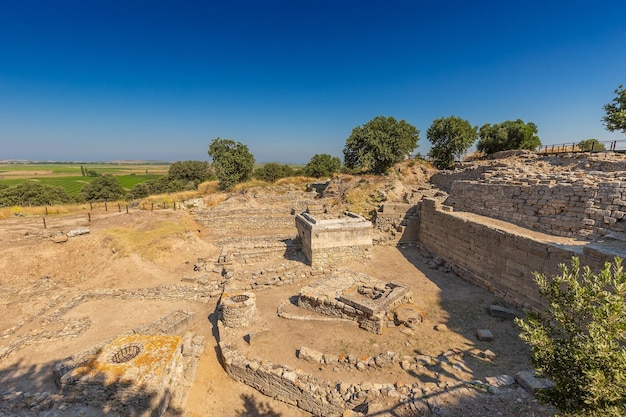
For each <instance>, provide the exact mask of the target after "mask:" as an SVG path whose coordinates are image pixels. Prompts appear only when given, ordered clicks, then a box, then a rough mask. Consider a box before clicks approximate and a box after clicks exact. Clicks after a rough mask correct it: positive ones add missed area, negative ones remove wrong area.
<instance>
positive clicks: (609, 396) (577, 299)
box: [517, 258, 626, 417]
mask: <svg viewBox="0 0 626 417" xmlns="http://www.w3.org/2000/svg"><path fill="white" fill-rule="evenodd" d="M535 282H536V283H537V285H538V287H539V292H540V293H541V295H542V296H543V297H545V299H546V301H547V303H546V305H547V306H549V307H548V308H547V309H546V311H545V312H544V313H543V314H540V313H530V314H528V316H527V318H526V319H525V320H517V323H518V324H519V325H520V327H521V329H522V334H521V338H522V339H523V340H524V341H526V342H527V343H528V344H530V346H531V348H532V359H533V362H534V364H535V366H536V368H537V370H538V372H539V373H540V375H542V376H547V377H549V378H550V379H551V380H552V381H553V382H554V386H553V387H552V388H548V389H546V390H545V391H544V390H542V391H540V392H539V395H540V396H542V397H543V399H544V400H546V401H547V402H549V403H551V404H553V405H555V406H556V407H557V408H559V409H560V410H561V411H563V412H564V413H565V416H579V417H583V416H588V417H592V416H611V417H618V416H624V415H626V273H624V270H623V267H622V260H621V259H619V258H615V260H614V262H613V264H611V263H609V262H607V263H605V265H604V268H602V270H601V271H600V272H599V273H593V272H592V271H591V270H590V268H589V267H583V268H581V267H580V264H579V261H578V259H577V258H573V259H572V266H571V269H568V268H567V267H566V266H565V265H561V274H560V275H556V276H554V277H552V278H551V279H547V278H546V277H545V276H544V275H542V274H535Z"/></svg>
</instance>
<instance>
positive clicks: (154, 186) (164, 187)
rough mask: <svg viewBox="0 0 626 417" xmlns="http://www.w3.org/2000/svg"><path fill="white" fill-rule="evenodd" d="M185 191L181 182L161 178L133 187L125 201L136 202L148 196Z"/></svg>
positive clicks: (184, 186)
mask: <svg viewBox="0 0 626 417" xmlns="http://www.w3.org/2000/svg"><path fill="white" fill-rule="evenodd" d="M187 184H189V183H187ZM185 189H186V184H185V183H184V182H182V181H181V180H172V179H170V178H169V177H161V178H157V179H154V180H149V181H146V182H141V183H139V184H137V185H135V186H134V187H133V188H132V189H131V190H130V191H129V192H128V193H127V194H126V200H128V201H130V200H138V199H141V198H145V197H148V196H149V195H155V194H166V193H175V192H178V191H183V190H185Z"/></svg>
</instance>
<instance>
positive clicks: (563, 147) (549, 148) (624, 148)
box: [537, 139, 626, 154]
mask: <svg viewBox="0 0 626 417" xmlns="http://www.w3.org/2000/svg"><path fill="white" fill-rule="evenodd" d="M579 143H580V142H574V143H559V144H555V145H543V146H539V147H538V148H537V153H547V154H551V153H566V152H569V153H571V152H626V139H619V140H607V141H598V142H592V143H591V144H590V145H591V148H590V149H589V148H581V147H580V146H578V144H579ZM598 143H599V144H602V145H604V149H603V148H602V147H598V146H597V145H596V144H598ZM594 148H595V149H594ZM598 148H599V149H598Z"/></svg>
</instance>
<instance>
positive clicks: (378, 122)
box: [343, 116, 419, 174]
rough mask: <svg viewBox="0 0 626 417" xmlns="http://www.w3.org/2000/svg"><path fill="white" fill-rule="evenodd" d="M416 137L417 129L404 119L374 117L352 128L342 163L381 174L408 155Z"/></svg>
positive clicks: (415, 145) (417, 138)
mask: <svg viewBox="0 0 626 417" xmlns="http://www.w3.org/2000/svg"><path fill="white" fill-rule="evenodd" d="M418 140H419V130H418V129H417V128H416V127H415V126H413V125H411V124H409V123H407V122H406V121H405V120H400V121H397V120H396V119H394V118H393V117H385V116H376V117H374V118H373V119H372V120H370V121H369V122H367V123H365V124H364V125H362V126H357V127H355V128H354V129H352V134H351V135H350V137H348V139H347V140H346V145H345V146H344V148H343V155H344V164H345V166H346V167H347V168H350V169H355V168H360V169H364V170H371V171H373V172H374V173H376V174H382V173H384V172H386V171H387V170H388V169H389V168H390V167H391V166H392V165H393V164H395V163H397V162H400V161H402V160H404V159H405V158H406V157H408V156H410V155H411V153H412V152H413V150H414V149H415V148H416V147H417V141H418Z"/></svg>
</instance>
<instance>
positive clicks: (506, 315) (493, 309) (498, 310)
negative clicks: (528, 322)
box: [489, 304, 524, 320]
mask: <svg viewBox="0 0 626 417" xmlns="http://www.w3.org/2000/svg"><path fill="white" fill-rule="evenodd" d="M489 314H490V315H491V316H492V317H500V318H503V319H507V320H513V319H515V318H522V317H524V314H522V313H521V312H520V311H517V310H513V309H511V308H506V307H502V306H498V305H495V304H492V305H490V306H489Z"/></svg>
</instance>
